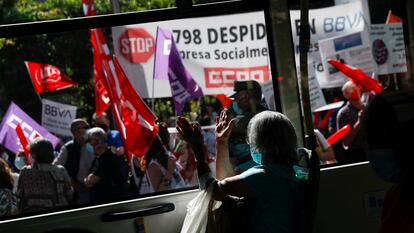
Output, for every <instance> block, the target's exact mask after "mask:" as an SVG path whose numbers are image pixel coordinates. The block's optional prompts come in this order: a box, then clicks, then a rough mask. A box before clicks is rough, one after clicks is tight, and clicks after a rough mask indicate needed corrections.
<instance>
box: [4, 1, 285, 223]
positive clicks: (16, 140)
mask: <svg viewBox="0 0 414 233" xmlns="http://www.w3.org/2000/svg"><path fill="white" fill-rule="evenodd" d="M97 9H99V8H97ZM217 25H220V26H217ZM266 33H267V30H266V25H265V17H264V13H263V11H252V12H248V13H239V14H230V15H219V16H208V17H199V18H187V19H179V20H169V21H159V22H151V23H140V24H131V25H123V26H115V27H112V28H94V29H91V30H74V31H70V32H57V33H46V34H34V35H29V36H20V37H7V38H2V39H1V40H0V43H1V44H0V45H1V46H0V55H1V61H0V79H1V82H0V93H1V95H2V98H1V100H0V116H1V120H2V124H1V126H0V127H1V129H0V132H1V133H0V142H1V145H2V150H4V153H3V154H6V155H7V156H4V157H3V156H2V158H3V159H4V160H5V162H6V164H7V166H9V167H10V169H11V171H12V173H11V174H9V175H11V176H12V177H19V178H18V181H17V179H13V181H14V183H15V186H16V187H15V190H14V194H13V195H16V196H17V197H18V200H19V203H18V205H19V206H20V207H19V209H18V210H17V211H13V212H12V213H9V214H18V215H17V216H23V215H32V214H37V213H44V212H48V211H50V210H59V209H62V208H63V209H67V208H78V207H84V206H91V205H95V204H102V203H111V202H115V201H121V200H127V199H132V198H141V197H149V196H157V195H161V194H166V193H173V192H179V191H184V190H189V189H194V188H197V187H198V180H197V175H196V171H195V158H194V155H193V153H192V151H191V149H190V148H189V146H188V145H186V144H185V142H184V141H183V140H182V139H181V138H180V137H179V136H178V134H177V131H176V130H175V120H176V117H177V116H185V117H186V118H188V119H189V120H191V121H193V122H197V123H198V124H200V125H201V128H202V129H203V134H204V140H205V143H206V145H207V148H208V150H209V163H210V166H211V167H212V168H214V167H215V165H214V162H215V151H214V150H215V148H214V140H215V139H214V137H215V134H214V125H215V118H216V117H217V115H218V114H219V113H220V112H221V111H222V110H223V109H224V108H227V109H229V112H231V114H232V116H233V117H237V118H239V121H240V122H244V123H245V124H244V126H243V125H242V124H240V125H241V126H240V132H238V133H240V134H242V133H243V127H247V123H248V120H249V119H250V118H251V117H252V116H253V115H254V114H255V113H257V112H259V111H263V110H265V109H268V110H274V111H276V110H277V108H279V107H280V106H278V97H277V96H275V94H274V89H275V88H276V87H274V86H273V85H274V84H275V83H276V82H274V81H273V80H272V76H271V72H270V64H269V60H270V59H269V49H268V41H267V35H266ZM165 61H167V62H166V63H165ZM172 64H174V65H172ZM183 80H184V81H183ZM240 93H244V94H243V95H244V96H245V97H244V98H247V100H244V101H245V102H243V101H242V99H243V98H240V97H239V96H241V94H240ZM231 96H233V97H232V98H234V99H232V98H231ZM246 96H248V97H246ZM246 101H247V102H246ZM246 103H247V105H246ZM252 103H254V105H252ZM242 126H243V127H242ZM39 138H43V139H46V140H47V141H49V144H50V143H51V144H52V146H53V151H47V152H44V154H43V153H42V155H45V156H46V157H47V156H49V155H52V156H53V157H52V158H50V156H49V157H48V158H47V159H41V156H38V154H39V153H40V152H37V151H44V148H45V147H48V148H49V147H50V146H49V144H48V143H46V142H44V140H40V139H39ZM131 138H132V139H134V140H133V141H131ZM234 141H235V143H244V144H246V142H245V140H244V138H243V136H239V137H235V139H234ZM38 144H39V145H40V146H39V145H38ZM46 144H47V145H46ZM26 145H29V148H28V150H26V148H27V147H26ZM42 145H43V146H42ZM38 147H41V148H42V149H41V150H38V149H36V148H38ZM247 152H248V154H249V155H250V150H248V151H247ZM234 156H235V158H234V161H235V163H244V162H247V161H244V160H243V161H242V160H241V159H240V158H237V155H236V154H234ZM103 158H105V159H103ZM243 159H245V160H246V159H248V160H251V157H250V156H248V157H246V158H243ZM19 175H20V176H19ZM50 175H51V176H50ZM54 187H57V189H55V188H54ZM64 190H66V191H64ZM70 190H72V191H73V195H72V194H71V193H72V191H70ZM39 196H42V198H38V197H39ZM53 198H55V199H53ZM51 199H53V201H52V200H51ZM56 201H57V202H56ZM60 201H62V202H60ZM56 203H60V204H56ZM22 206H24V207H25V208H22ZM33 206H36V208H32V207H33ZM2 217H3V218H4V217H9V216H7V215H4V216H2Z"/></svg>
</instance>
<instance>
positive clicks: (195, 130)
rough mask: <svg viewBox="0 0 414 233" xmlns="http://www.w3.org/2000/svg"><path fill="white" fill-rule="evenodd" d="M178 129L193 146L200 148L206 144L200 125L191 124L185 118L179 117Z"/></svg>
mask: <svg viewBox="0 0 414 233" xmlns="http://www.w3.org/2000/svg"><path fill="white" fill-rule="evenodd" d="M176 125H177V126H176V127H175V128H176V129H177V131H178V133H179V134H180V135H181V136H182V137H183V139H184V140H185V141H187V142H188V143H190V144H191V145H192V146H200V145H203V144H204V138H203V134H202V133H201V128H200V126H199V125H198V124H190V123H189V122H188V121H187V119H185V118H184V117H178V118H177V122H176Z"/></svg>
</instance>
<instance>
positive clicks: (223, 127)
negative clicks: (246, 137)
mask: <svg viewBox="0 0 414 233" xmlns="http://www.w3.org/2000/svg"><path fill="white" fill-rule="evenodd" d="M235 120H236V119H235V118H233V119H231V120H230V118H229V117H228V116H227V111H226V110H223V111H221V113H220V116H219V117H217V118H216V141H217V142H222V143H227V142H228V141H229V137H230V133H231V130H232V129H233V125H234V122H235Z"/></svg>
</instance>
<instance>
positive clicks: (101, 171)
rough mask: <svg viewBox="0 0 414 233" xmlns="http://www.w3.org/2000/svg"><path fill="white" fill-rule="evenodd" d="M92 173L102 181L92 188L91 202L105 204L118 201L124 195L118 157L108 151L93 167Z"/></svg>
mask: <svg viewBox="0 0 414 233" xmlns="http://www.w3.org/2000/svg"><path fill="white" fill-rule="evenodd" d="M91 173H92V174H93V175H95V176H98V177H100V181H99V182H98V183H97V184H96V185H95V186H93V187H92V188H91V201H92V202H93V203H103V202H109V201H113V200H117V199H119V198H120V197H121V195H122V178H121V171H120V168H119V163H118V159H117V156H116V155H115V154H113V153H112V152H111V150H110V149H108V150H106V151H105V152H104V153H103V154H102V155H100V156H99V157H98V158H97V159H96V160H95V161H94V164H93V165H92V171H91Z"/></svg>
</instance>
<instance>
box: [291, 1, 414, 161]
mask: <svg viewBox="0 0 414 233" xmlns="http://www.w3.org/2000/svg"><path fill="white" fill-rule="evenodd" d="M406 4H408V3H405V2H403V1H401V2H392V3H391V2H387V1H376V2H375V3H373V2H372V1H365V0H355V1H349V0H336V1H334V2H332V1H318V2H316V1H312V2H311V4H310V6H311V9H310V10H309V24H310V31H311V42H310V49H309V52H308V63H309V64H308V65H309V89H310V93H309V95H310V101H311V105H312V106H311V111H312V113H313V123H314V128H315V130H318V133H320V134H319V135H320V138H322V139H321V140H319V146H320V149H321V150H319V152H320V153H319V155H320V160H321V164H331V163H339V164H347V163H355V162H361V161H366V160H367V155H366V150H367V149H369V148H370V145H369V144H368V143H367V138H366V133H367V132H365V130H364V123H363V120H364V118H363V117H364V112H365V109H366V108H367V107H368V106H369V104H370V103H371V101H372V100H373V99H374V97H375V96H376V95H378V94H379V93H380V92H381V91H382V90H386V91H390V90H394V91H396V92H399V91H402V90H403V89H405V87H406V86H408V85H407V84H409V83H411V82H412V81H413V80H412V73H411V70H412V62H411V59H410V57H411V54H412V49H410V48H412V45H411V44H410V43H411V41H412V40H411V39H410V38H411V37H412V35H411V34H410V30H411V31H412V29H410V27H412V25H409V24H408V19H407V11H406V9H407V6H406ZM298 9H299V3H296V5H294V3H292V5H291V11H290V19H291V25H292V37H293V43H294V46H295V54H296V66H297V72H298V76H300V75H299V71H300V68H299V54H300V48H299V36H300V32H299V27H300V11H299V10H298ZM328 60H333V61H330V62H328ZM354 68H356V69H360V71H362V72H360V71H352V70H351V69H354ZM358 72H359V73H358ZM350 80H351V81H350ZM324 139H328V143H327V142H326V141H325V140H324Z"/></svg>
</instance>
